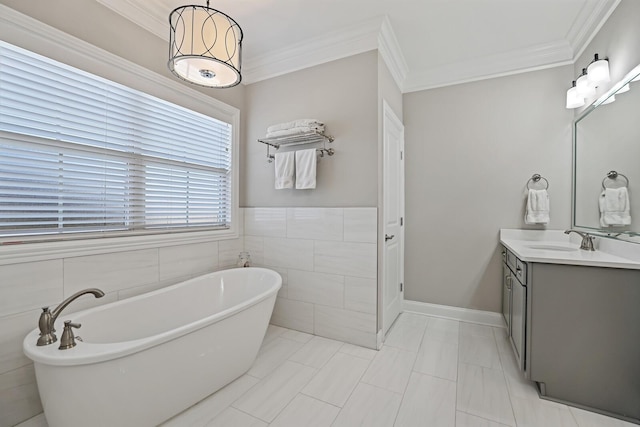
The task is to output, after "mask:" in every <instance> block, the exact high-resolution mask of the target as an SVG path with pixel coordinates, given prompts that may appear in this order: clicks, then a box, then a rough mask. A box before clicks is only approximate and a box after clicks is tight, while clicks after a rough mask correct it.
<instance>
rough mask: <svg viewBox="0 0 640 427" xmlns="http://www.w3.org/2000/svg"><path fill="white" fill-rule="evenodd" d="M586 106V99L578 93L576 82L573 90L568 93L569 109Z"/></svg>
mask: <svg viewBox="0 0 640 427" xmlns="http://www.w3.org/2000/svg"><path fill="white" fill-rule="evenodd" d="M583 105H584V98H583V97H582V96H580V94H579V93H578V88H577V87H576V82H575V81H574V82H572V86H571V88H570V89H569V90H568V91H567V108H578V107H582V106H583Z"/></svg>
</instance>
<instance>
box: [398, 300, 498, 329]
mask: <svg viewBox="0 0 640 427" xmlns="http://www.w3.org/2000/svg"><path fill="white" fill-rule="evenodd" d="M402 308H403V311H405V312H410V313H419V314H426V315H428V316H435V317H442V318H445V319H453V320H459V321H461V322H469V323H477V324H480V325H487V326H495V327H499V328H504V327H505V324H504V320H503V318H502V314H501V313H494V312H493V311H483V310H473V309H470V308H461V307H452V306H448V305H440V304H429V303H426V302H420V301H407V300H404V302H403V304H402Z"/></svg>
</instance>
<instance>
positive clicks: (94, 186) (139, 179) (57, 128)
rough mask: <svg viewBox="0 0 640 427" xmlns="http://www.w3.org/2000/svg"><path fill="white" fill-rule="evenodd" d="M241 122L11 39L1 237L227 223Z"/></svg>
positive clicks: (2, 128) (3, 115)
mask: <svg viewBox="0 0 640 427" xmlns="http://www.w3.org/2000/svg"><path fill="white" fill-rule="evenodd" d="M231 136H232V127H231V125H230V124H228V123H224V122H222V121H219V120H217V119H213V118H211V117H207V116H204V115H202V114H199V113H196V112H194V111H190V110H187V109H185V108H183V107H180V106H177V105H174V104H171V103H168V102H166V101H163V100H161V99H158V98H155V97H152V96H150V95H147V94H145V93H142V92H139V91H136V90H133V89H131V88H127V87H125V86H122V85H119V84H117V83H113V82H111V81H108V80H105V79H103V78H100V77H97V76H94V75H91V74H89V73H86V72H83V71H81V70H78V69H75V68H72V67H69V66H67V65H64V64H61V63H58V62H56V61H53V60H50V59H48V58H45V57H42V56H38V55H35V54H33V53H31V52H28V51H25V50H23V49H20V48H16V47H14V46H11V45H9V44H6V43H4V42H1V41H0V241H2V242H4V243H6V242H10V241H12V240H15V239H14V237H15V236H27V235H54V236H58V237H62V235H65V236H67V235H68V233H74V235H77V233H89V234H83V237H85V236H86V237H90V236H91V234H90V233H97V234H98V235H102V236H103V235H105V233H107V232H117V231H119V232H141V231H154V230H155V231H157V230H168V229H170V230H171V231H182V230H194V229H198V230H201V229H210V228H220V229H227V228H229V226H230V222H231V176H232V174H231V164H232V162H231V156H232V153H231V147H232V143H231V140H232V139H231Z"/></svg>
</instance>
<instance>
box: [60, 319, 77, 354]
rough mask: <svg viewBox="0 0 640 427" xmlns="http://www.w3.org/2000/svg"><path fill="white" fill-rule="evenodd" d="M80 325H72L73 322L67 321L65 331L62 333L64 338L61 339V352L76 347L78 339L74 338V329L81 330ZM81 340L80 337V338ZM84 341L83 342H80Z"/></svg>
mask: <svg viewBox="0 0 640 427" xmlns="http://www.w3.org/2000/svg"><path fill="white" fill-rule="evenodd" d="M81 326H82V325H81V324H80V323H71V320H65V322H64V331H62V338H60V347H58V349H60V350H67V349H70V348H73V347H75V346H76V338H75V337H74V336H73V329H71V328H80V327H81ZM78 339H80V337H78ZM80 341H82V340H80Z"/></svg>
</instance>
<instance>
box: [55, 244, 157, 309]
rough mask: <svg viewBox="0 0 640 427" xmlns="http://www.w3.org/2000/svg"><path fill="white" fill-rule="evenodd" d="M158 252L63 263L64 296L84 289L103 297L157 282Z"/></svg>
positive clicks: (91, 257) (126, 254)
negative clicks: (109, 293)
mask: <svg viewBox="0 0 640 427" xmlns="http://www.w3.org/2000/svg"><path fill="white" fill-rule="evenodd" d="M158 277H159V272H158V250H157V249H144V250H139V251H127V252H115V253H110V254H101V255H89V256H81V257H74V258H66V259H65V260H64V296H65V298H66V297H68V296H69V295H72V294H74V293H75V292H78V291H80V290H82V289H86V288H99V289H101V290H102V291H104V292H105V293H108V292H114V291H118V290H120V289H126V288H130V287H134V286H140V285H146V284H149V283H154V282H157V281H158Z"/></svg>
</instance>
